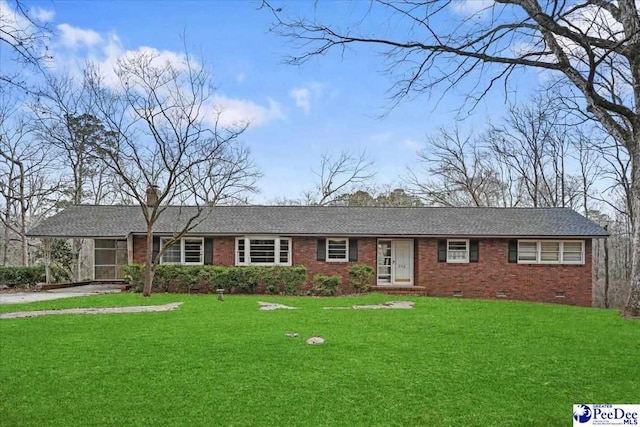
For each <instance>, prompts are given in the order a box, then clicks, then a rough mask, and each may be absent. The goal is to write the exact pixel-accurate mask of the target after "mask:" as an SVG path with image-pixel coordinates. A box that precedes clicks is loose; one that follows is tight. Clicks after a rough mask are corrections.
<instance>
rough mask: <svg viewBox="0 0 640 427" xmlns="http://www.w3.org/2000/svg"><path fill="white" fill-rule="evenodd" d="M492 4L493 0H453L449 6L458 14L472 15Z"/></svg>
mask: <svg viewBox="0 0 640 427" xmlns="http://www.w3.org/2000/svg"><path fill="white" fill-rule="evenodd" d="M493 4H494V0H454V1H453V2H451V4H450V7H451V10H453V11H454V12H456V13H458V14H460V15H464V16H472V15H475V14H477V13H478V12H482V11H484V10H486V9H488V8H490V7H491V6H492V5H493Z"/></svg>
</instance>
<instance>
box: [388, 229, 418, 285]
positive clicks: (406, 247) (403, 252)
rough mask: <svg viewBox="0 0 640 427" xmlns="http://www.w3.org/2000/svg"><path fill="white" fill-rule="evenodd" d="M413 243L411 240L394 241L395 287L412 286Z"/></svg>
mask: <svg viewBox="0 0 640 427" xmlns="http://www.w3.org/2000/svg"><path fill="white" fill-rule="evenodd" d="M412 243H413V242H412V241H411V240H393V241H392V242H391V246H392V251H391V252H392V253H393V254H394V257H393V258H394V259H393V261H392V265H393V284H394V285H411V284H412V282H413V280H412V278H413V274H412V273H413V271H412V270H413V269H412V268H411V267H412V262H413V253H412V252H413V251H412V249H413V244H412Z"/></svg>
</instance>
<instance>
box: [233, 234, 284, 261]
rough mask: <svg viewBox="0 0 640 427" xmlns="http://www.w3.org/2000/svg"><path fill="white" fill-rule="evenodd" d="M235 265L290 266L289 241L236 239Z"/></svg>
mask: <svg viewBox="0 0 640 427" xmlns="http://www.w3.org/2000/svg"><path fill="white" fill-rule="evenodd" d="M236 265H291V239H289V238H283V237H275V238H274V237H257V236H256V237H238V238H236Z"/></svg>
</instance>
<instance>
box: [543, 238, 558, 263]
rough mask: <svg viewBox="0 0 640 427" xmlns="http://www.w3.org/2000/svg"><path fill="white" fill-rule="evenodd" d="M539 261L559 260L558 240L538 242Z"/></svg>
mask: <svg viewBox="0 0 640 427" xmlns="http://www.w3.org/2000/svg"><path fill="white" fill-rule="evenodd" d="M540 262H560V242H540Z"/></svg>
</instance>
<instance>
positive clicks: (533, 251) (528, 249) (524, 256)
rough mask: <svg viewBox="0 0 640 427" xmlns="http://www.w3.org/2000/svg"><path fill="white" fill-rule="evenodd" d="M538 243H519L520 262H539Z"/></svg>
mask: <svg viewBox="0 0 640 427" xmlns="http://www.w3.org/2000/svg"><path fill="white" fill-rule="evenodd" d="M537 260H538V242H522V241H519V242H518V262H537Z"/></svg>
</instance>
